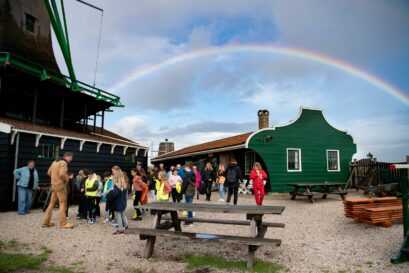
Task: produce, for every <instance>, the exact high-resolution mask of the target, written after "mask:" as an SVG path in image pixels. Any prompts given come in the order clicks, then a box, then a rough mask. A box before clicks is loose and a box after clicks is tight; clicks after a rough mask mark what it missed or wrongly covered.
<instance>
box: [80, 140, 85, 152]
mask: <svg viewBox="0 0 409 273" xmlns="http://www.w3.org/2000/svg"><path fill="white" fill-rule="evenodd" d="M84 143H85V140H84V139H83V140H80V152H82V148H84Z"/></svg>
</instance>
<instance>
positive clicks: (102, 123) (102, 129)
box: [101, 110, 105, 135]
mask: <svg viewBox="0 0 409 273" xmlns="http://www.w3.org/2000/svg"><path fill="white" fill-rule="evenodd" d="M104 119H105V110H102V117H101V135H103V134H104Z"/></svg>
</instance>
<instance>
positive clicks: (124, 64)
mask: <svg viewBox="0 0 409 273" xmlns="http://www.w3.org/2000/svg"><path fill="white" fill-rule="evenodd" d="M87 2H88V3H92V4H94V5H96V6H98V7H100V8H102V9H103V10H104V12H103V21H102V22H103V23H102V32H101V42H100V50H99V57H98V67H97V70H96V69H95V67H96V60H97V48H98V37H99V29H100V20H101V12H99V11H97V10H95V9H92V8H90V7H88V6H85V5H83V4H81V3H79V2H77V1H74V0H70V1H65V5H66V6H65V8H66V13H67V18H68V32H69V38H70V45H71V53H72V58H73V64H74V68H75V71H76V74H77V78H78V79H79V80H81V81H84V82H87V83H90V84H93V83H94V75H95V71H97V72H96V86H97V87H99V88H102V89H104V90H107V91H109V92H111V93H114V94H116V95H118V96H120V97H121V101H122V103H123V104H125V106H126V107H124V108H115V109H114V112H112V113H108V114H107V115H106V123H105V124H106V127H107V129H110V130H112V131H115V132H117V133H119V134H122V135H124V136H127V137H129V138H132V139H133V140H135V141H137V142H139V143H140V144H142V145H145V146H148V147H149V148H152V149H151V150H152V152H153V151H155V150H157V149H158V145H159V142H161V141H163V140H164V139H165V138H168V139H169V140H170V141H172V142H174V143H175V147H176V149H180V148H183V147H186V146H190V145H195V144H199V143H203V142H206V141H210V140H215V139H219V138H222V137H227V136H232V135H235V134H240V133H245V132H250V131H255V130H257V129H258V120H257V110H259V109H268V110H269V111H270V125H271V126H274V125H280V124H283V123H287V122H288V121H290V120H292V119H294V118H296V117H297V115H298V113H299V109H300V107H301V106H303V107H310V108H319V109H322V110H323V111H324V115H325V116H326V118H327V120H328V121H329V122H330V123H331V124H332V125H334V126H335V127H337V128H341V129H343V130H346V131H348V132H349V133H350V134H351V135H352V136H353V137H354V140H355V142H356V144H357V149H358V152H357V154H355V155H354V158H358V159H360V158H364V157H366V154H367V153H368V152H371V153H372V154H374V156H375V157H376V158H377V159H378V160H379V161H385V162H399V161H404V160H405V156H406V155H409V76H408V71H409V35H408V29H409V2H408V1H405V0H402V1H398V0H391V1H386V0H385V1H381V0H361V1H355V0H343V1H335V0H309V1H295V0H285V1H284V0H280V1H274V0H269V1H267V0H265V1H264V0H247V1H245V0H224V1H214V0H206V1H189V0H155V1H148V0H117V1H106V0H105V1H102V0H87ZM53 44H54V51H55V54H56V56H57V61H58V63H59V66H60V68H61V70H62V71H63V72H66V71H67V69H66V67H65V63H64V60H63V58H62V55H61V53H60V49H59V46H58V43H57V42H56V40H55V39H53ZM237 47H242V48H245V49H244V50H241V51H233V50H229V48H237ZM252 48H253V49H254V48H264V49H286V48H291V49H293V50H294V51H296V52H310V53H313V54H315V56H317V55H319V56H326V58H329V59H331V60H338V61H340V62H342V63H344V64H347V65H349V66H352V67H354V68H355V69H359V70H360V71H362V72H364V73H368V74H370V75H371V77H374V78H376V79H378V80H380V81H384V82H386V83H388V84H389V85H391V86H392V87H393V88H395V90H399V92H401V93H402V94H403V95H402V96H401V97H400V98H399V97H396V96H392V95H391V94H390V93H388V92H387V91H385V89H384V88H381V87H379V85H376V84H374V83H373V82H371V81H368V80H367V79H365V78H362V77H359V76H357V75H356V74H353V73H350V72H349V71H347V70H343V69H339V67H337V66H334V65H329V64H328V63H325V62H317V61H314V60H312V59H306V58H302V56H301V57H300V56H296V55H291V54H290V55H285V54H280V52H279V50H275V51H274V50H252ZM209 50H212V54H210V53H209V54H195V52H209ZM172 60H174V61H172ZM161 64H167V65H161ZM155 67H156V68H157V69H155ZM132 75H135V76H134V77H131V76H132ZM149 155H150V156H152V155H155V153H150V154H149Z"/></svg>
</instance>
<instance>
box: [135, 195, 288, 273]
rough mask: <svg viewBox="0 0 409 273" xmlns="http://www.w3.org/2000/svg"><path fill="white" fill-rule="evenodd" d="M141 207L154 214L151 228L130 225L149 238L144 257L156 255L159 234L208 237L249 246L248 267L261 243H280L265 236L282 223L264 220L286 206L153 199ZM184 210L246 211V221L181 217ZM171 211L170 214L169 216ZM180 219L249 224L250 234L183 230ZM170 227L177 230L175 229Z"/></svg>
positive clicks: (142, 238) (175, 236)
mask: <svg viewBox="0 0 409 273" xmlns="http://www.w3.org/2000/svg"><path fill="white" fill-rule="evenodd" d="M142 208H144V209H149V210H150V212H151V214H152V215H154V218H153V223H152V227H151V228H130V229H129V230H128V232H129V233H135V234H139V238H140V239H141V240H147V242H146V246H145V252H144V256H145V257H146V258H149V257H151V256H152V254H153V249H154V246H155V241H156V237H157V236H161V237H170V238H185V239H192V240H205V241H212V242H226V241H228V242H235V243H239V244H241V245H247V246H248V256H247V267H249V268H252V267H253V263H254V254H255V251H256V250H257V249H258V248H259V247H260V246H262V245H275V246H279V245H281V240H279V239H267V238H264V236H265V234H266V232H267V228H268V227H280V228H283V227H284V226H285V225H284V224H282V223H270V222H263V216H264V215H265V214H276V215H280V214H281V213H282V212H283V211H284V208H285V207H283V206H230V205H220V204H202V203H199V204H186V203H159V202H154V203H150V204H147V205H143V206H142ZM181 211H195V212H200V211H202V212H213V213H220V214H225V213H235V214H245V215H246V219H247V220H241V221H240V220H228V219H216V218H212V219H209V218H188V217H179V212H181ZM169 214H170V216H169ZM181 222H200V223H210V224H222V225H241V226H249V227H250V228H249V233H248V235H247V236H232V235H225V234H205V233H194V232H183V231H182V227H181ZM170 229H174V230H173V231H172V230H170Z"/></svg>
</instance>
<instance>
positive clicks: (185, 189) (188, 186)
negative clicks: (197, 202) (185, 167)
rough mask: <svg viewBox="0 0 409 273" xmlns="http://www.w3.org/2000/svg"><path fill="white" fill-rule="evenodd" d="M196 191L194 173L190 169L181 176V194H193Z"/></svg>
mask: <svg viewBox="0 0 409 273" xmlns="http://www.w3.org/2000/svg"><path fill="white" fill-rule="evenodd" d="M195 193H196V175H195V174H194V173H193V172H192V171H190V172H187V173H186V175H185V176H184V177H183V183H182V194H184V195H187V196H194V195H195Z"/></svg>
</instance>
